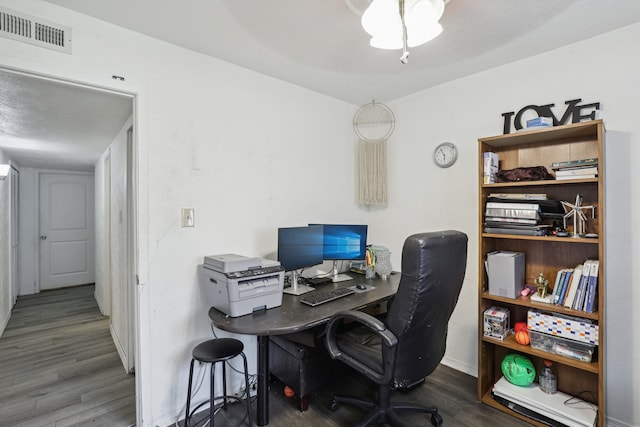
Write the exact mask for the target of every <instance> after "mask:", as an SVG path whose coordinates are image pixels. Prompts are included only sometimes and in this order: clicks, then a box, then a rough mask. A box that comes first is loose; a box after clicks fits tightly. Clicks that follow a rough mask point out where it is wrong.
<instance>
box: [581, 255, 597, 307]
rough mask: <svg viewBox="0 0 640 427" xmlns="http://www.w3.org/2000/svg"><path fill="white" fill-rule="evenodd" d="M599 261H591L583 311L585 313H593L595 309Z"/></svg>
mask: <svg viewBox="0 0 640 427" xmlns="http://www.w3.org/2000/svg"><path fill="white" fill-rule="evenodd" d="M599 266H600V261H598V260H593V261H591V268H590V269H589V284H588V286H587V296H586V298H585V305H584V311H586V312H587V313H593V312H594V310H595V309H596V305H597V300H596V295H597V287H598V268H599Z"/></svg>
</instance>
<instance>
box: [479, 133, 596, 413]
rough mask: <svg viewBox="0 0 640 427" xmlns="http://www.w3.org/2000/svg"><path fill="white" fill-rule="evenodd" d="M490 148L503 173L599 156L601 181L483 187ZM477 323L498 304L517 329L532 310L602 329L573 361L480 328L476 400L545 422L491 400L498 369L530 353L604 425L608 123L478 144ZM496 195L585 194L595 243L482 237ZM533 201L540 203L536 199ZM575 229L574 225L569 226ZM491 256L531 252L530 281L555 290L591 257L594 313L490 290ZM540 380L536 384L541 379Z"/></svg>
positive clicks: (550, 238)
mask: <svg viewBox="0 0 640 427" xmlns="http://www.w3.org/2000/svg"><path fill="white" fill-rule="evenodd" d="M487 151H491V152H495V153H497V154H498V156H499V160H500V169H501V170H506V169H514V168H517V167H532V166H540V165H542V166H545V167H546V168H547V169H548V170H551V164H552V163H553V162H562V161H566V160H579V159H587V158H597V159H598V176H597V177H596V178H586V179H571V180H545V181H524V182H522V181H520V182H509V183H496V184H484V183H483V176H482V175H483V166H484V165H483V153H484V152H487ZM478 165H479V168H478V170H479V177H478V194H479V197H478V205H479V206H478V218H479V219H478V230H479V251H478V323H479V325H482V324H483V320H484V319H483V314H484V311H485V310H486V309H488V308H489V307H492V306H498V307H502V308H507V309H509V311H510V315H511V324H512V325H513V323H515V322H517V321H526V320H527V313H528V311H529V310H537V311H540V312H545V313H552V314H557V315H564V316H571V317H577V318H581V319H584V320H585V322H590V323H593V324H597V325H598V328H599V341H598V345H597V346H596V347H595V349H594V352H593V356H592V359H591V360H592V361H591V362H583V361H579V360H574V359H570V358H568V357H564V356H560V355H556V354H552V353H548V352H545V351H542V350H538V349H534V348H533V347H531V346H530V345H520V344H518V343H517V342H516V341H515V339H514V336H513V335H508V336H507V337H506V338H505V339H504V340H498V339H495V338H489V337H485V336H484V333H483V328H482V326H481V327H479V330H478V398H479V399H480V400H481V401H482V403H485V404H487V405H489V406H492V407H494V408H497V409H499V410H501V411H504V412H506V413H509V414H511V415H513V416H515V417H517V418H520V419H523V420H525V421H527V422H529V423H531V424H532V425H537V426H542V425H543V424H540V422H538V421H535V420H534V419H532V418H528V417H526V416H524V415H521V414H518V413H516V412H515V411H512V410H511V409H509V408H507V407H505V406H503V405H501V404H500V403H498V402H497V401H495V400H494V399H493V398H492V396H491V390H492V389H493V385H494V384H495V383H496V382H497V381H498V380H499V379H500V378H501V377H502V372H501V369H500V364H501V362H502V359H503V358H504V356H506V355H507V354H509V353H514V352H515V353H521V354H523V355H526V356H527V357H528V358H530V359H531V361H532V362H533V363H534V366H535V367H536V370H537V371H540V370H541V369H542V366H543V361H544V360H545V359H548V360H551V361H552V362H553V367H554V370H555V374H556V376H557V377H558V390H559V391H562V392H564V393H567V394H569V395H573V396H578V395H580V396H581V397H582V398H584V396H585V395H587V396H592V397H588V398H587V399H586V400H588V401H590V402H592V403H594V404H597V405H598V407H599V410H598V425H605V424H606V404H605V388H604V384H605V379H604V372H605V370H604V366H605V356H604V339H605V337H604V336H605V331H606V330H605V325H604V320H605V316H604V306H605V304H604V298H605V281H604V277H605V272H604V271H605V257H604V255H605V254H604V241H605V233H604V231H605V230H604V196H605V194H604V188H605V185H604V183H605V181H604V179H605V171H604V166H605V164H604V124H603V122H602V120H592V121H588V122H582V123H577V124H569V125H563V126H555V127H549V128H541V129H532V130H525V131H520V132H516V133H513V134H508V135H497V136H491V137H486V138H479V139H478ZM495 193H506V194H507V195H509V194H510V193H512V194H515V193H541V194H546V195H547V197H548V198H549V199H552V200H560V201H567V202H570V203H571V202H572V201H573V200H575V198H576V196H577V195H578V194H579V195H581V196H582V197H583V200H584V205H593V206H595V219H591V218H590V219H589V221H588V222H587V232H588V233H594V234H597V235H598V237H597V238H573V237H558V236H526V235H511V234H493V233H484V232H483V229H484V227H483V225H484V212H485V204H486V202H487V199H488V198H489V196H490V195H491V194H495ZM532 203H535V202H533V201H532ZM567 225H569V224H567ZM493 251H513V252H523V253H524V254H525V282H526V283H528V284H533V283H534V281H535V278H536V277H537V276H538V275H539V274H540V273H543V274H544V276H545V277H546V278H547V279H548V280H549V282H550V285H551V286H553V284H554V281H555V278H556V275H557V273H558V271H559V270H561V269H565V268H574V267H575V266H577V265H578V264H582V263H584V262H585V261H586V260H596V259H597V260H598V261H599V273H598V278H597V297H596V301H597V307H598V310H597V311H595V312H593V313H587V312H585V311H582V310H574V309H569V308H566V307H564V306H562V305H555V304H545V303H539V302H535V301H531V299H530V298H529V297H522V296H520V297H518V298H515V299H514V298H507V297H503V296H497V295H492V294H490V293H489V292H488V289H489V287H488V276H487V273H486V270H485V261H486V259H487V254H488V253H489V252H493ZM536 381H537V380H536Z"/></svg>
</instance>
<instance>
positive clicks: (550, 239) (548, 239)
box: [482, 233, 600, 245]
mask: <svg viewBox="0 0 640 427" xmlns="http://www.w3.org/2000/svg"><path fill="white" fill-rule="evenodd" d="M482 237H483V238H487V239H515V240H538V241H546V242H558V243H569V244H574V243H575V244H580V245H582V244H584V245H599V244H600V239H599V238H598V239H590V238H578V239H574V238H573V237H557V236H518V235H515V234H492V233H482Z"/></svg>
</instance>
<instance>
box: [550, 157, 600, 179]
mask: <svg viewBox="0 0 640 427" xmlns="http://www.w3.org/2000/svg"><path fill="white" fill-rule="evenodd" d="M551 169H553V170H554V172H555V175H556V179H582V178H595V177H597V176H598V159H597V158H591V159H580V160H566V161H563V162H554V163H552V164H551Z"/></svg>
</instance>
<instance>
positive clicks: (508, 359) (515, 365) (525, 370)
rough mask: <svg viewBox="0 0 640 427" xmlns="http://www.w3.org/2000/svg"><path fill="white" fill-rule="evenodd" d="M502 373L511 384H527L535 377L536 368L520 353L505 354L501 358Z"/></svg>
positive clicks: (522, 385)
mask: <svg viewBox="0 0 640 427" xmlns="http://www.w3.org/2000/svg"><path fill="white" fill-rule="evenodd" d="M501 368H502V374H503V375H504V377H505V378H506V379H507V381H509V382H510V383H511V384H515V385H517V386H521V387H524V386H528V385H529V384H531V383H532V382H533V380H534V379H535V378H536V368H535V367H534V366H533V363H531V360H529V359H528V358H527V357H525V356H523V355H521V354H507V355H506V356H505V357H504V359H502V365H501Z"/></svg>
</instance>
